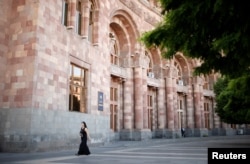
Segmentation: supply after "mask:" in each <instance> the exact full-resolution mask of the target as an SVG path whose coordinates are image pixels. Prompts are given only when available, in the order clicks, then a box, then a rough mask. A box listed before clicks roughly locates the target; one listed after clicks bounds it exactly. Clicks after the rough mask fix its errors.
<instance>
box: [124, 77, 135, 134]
mask: <svg viewBox="0 0 250 164" xmlns="http://www.w3.org/2000/svg"><path fill="white" fill-rule="evenodd" d="M123 85H124V86H123V87H124V90H123V94H124V95H123V96H124V100H123V101H124V109H123V110H124V112H123V114H124V116H123V118H124V119H123V121H124V129H126V130H132V129H133V96H131V93H133V91H132V88H133V81H132V79H127V80H126V81H125V82H124V83H123Z"/></svg>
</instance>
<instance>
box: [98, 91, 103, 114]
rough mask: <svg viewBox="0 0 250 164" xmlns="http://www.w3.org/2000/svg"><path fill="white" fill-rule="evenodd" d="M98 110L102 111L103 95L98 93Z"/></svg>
mask: <svg viewBox="0 0 250 164" xmlns="http://www.w3.org/2000/svg"><path fill="white" fill-rule="evenodd" d="M98 110H101V111H103V93H102V92H98Z"/></svg>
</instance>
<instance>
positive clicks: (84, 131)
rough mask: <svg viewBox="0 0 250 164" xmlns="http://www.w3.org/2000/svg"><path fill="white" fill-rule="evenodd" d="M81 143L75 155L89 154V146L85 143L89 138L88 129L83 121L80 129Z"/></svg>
mask: <svg viewBox="0 0 250 164" xmlns="http://www.w3.org/2000/svg"><path fill="white" fill-rule="evenodd" d="M80 136H81V144H80V146H79V150H78V152H77V153H76V155H89V154H90V151H89V147H88V145H87V140H90V136H89V131H88V128H87V125H86V123H85V122H84V121H83V122H82V126H81V129H80Z"/></svg>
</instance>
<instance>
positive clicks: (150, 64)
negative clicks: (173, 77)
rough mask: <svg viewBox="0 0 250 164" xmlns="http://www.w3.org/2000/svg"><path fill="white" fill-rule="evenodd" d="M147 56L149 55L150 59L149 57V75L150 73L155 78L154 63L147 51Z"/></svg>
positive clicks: (149, 75)
mask: <svg viewBox="0 0 250 164" xmlns="http://www.w3.org/2000/svg"><path fill="white" fill-rule="evenodd" d="M145 56H146V57H148V59H149V63H148V69H147V75H148V77H151V78H154V72H153V63H152V60H151V58H150V55H149V53H148V52H147V51H145Z"/></svg>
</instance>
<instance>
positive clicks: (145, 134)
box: [120, 129, 152, 141]
mask: <svg viewBox="0 0 250 164" xmlns="http://www.w3.org/2000/svg"><path fill="white" fill-rule="evenodd" d="M151 138H152V132H151V131H150V130H149V129H143V130H126V129H123V130H121V131H120V140H127V141H141V140H146V139H151Z"/></svg>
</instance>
